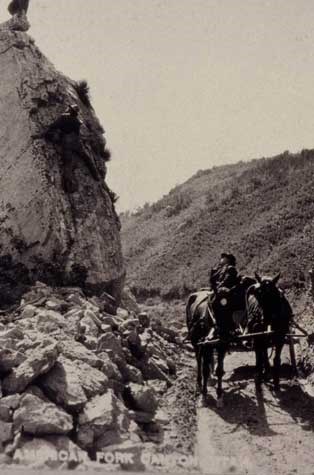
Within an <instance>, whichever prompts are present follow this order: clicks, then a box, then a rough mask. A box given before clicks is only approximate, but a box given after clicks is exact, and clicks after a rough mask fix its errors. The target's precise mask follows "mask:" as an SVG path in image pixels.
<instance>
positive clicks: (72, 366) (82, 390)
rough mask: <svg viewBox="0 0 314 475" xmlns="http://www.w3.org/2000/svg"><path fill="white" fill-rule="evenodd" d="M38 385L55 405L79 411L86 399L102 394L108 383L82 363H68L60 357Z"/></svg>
mask: <svg viewBox="0 0 314 475" xmlns="http://www.w3.org/2000/svg"><path fill="white" fill-rule="evenodd" d="M39 384H40V386H41V387H42V388H43V390H44V392H45V393H46V394H48V395H49V398H50V399H52V400H53V401H54V402H55V403H56V404H61V405H62V406H65V407H67V408H68V409H69V410H79V409H81V408H82V407H83V406H84V404H85V403H86V402H87V400H88V398H91V397H94V396H95V395H97V394H102V393H104V392H105V391H106V389H107V388H108V385H109V381H108V378H107V376H106V375H105V374H103V373H102V372H101V371H99V370H97V369H96V368H92V367H91V366H89V365H88V364H86V363H84V362H83V361H70V360H69V359H67V358H64V357H63V356H60V357H59V359H58V362H57V363H56V365H55V366H54V368H52V370H51V371H50V372H49V373H48V374H46V375H45V376H44V377H43V378H41V379H40V383H39Z"/></svg>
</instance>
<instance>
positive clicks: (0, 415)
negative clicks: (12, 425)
mask: <svg viewBox="0 0 314 475" xmlns="http://www.w3.org/2000/svg"><path fill="white" fill-rule="evenodd" d="M21 397H22V396H21V395H20V394H14V395H13V396H7V397H3V398H2V399H0V420H1V421H3V422H12V421H13V412H14V411H15V410H16V409H17V408H18V407H19V405H20V400H21Z"/></svg>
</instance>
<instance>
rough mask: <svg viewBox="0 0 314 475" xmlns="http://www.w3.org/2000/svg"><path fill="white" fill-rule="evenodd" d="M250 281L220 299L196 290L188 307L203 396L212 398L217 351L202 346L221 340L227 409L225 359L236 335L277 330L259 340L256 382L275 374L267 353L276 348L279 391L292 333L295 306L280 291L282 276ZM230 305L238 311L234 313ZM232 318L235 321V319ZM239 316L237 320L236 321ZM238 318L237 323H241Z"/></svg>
mask: <svg viewBox="0 0 314 475" xmlns="http://www.w3.org/2000/svg"><path fill="white" fill-rule="evenodd" d="M255 277H256V279H253V278H250V277H245V278H243V279H242V282H241V283H240V284H239V286H237V288H234V289H231V290H230V291H227V292H226V291H224V292H222V293H221V294H220V293H219V292H218V294H216V296H215V298H214V299H213V295H212V293H211V292H209V291H200V292H195V293H193V294H191V295H190V296H189V299H188V302H187V306H186V323H187V328H188V331H189V337H190V340H191V343H192V345H193V348H194V351H195V355H196V360H197V383H198V387H199V388H200V390H201V391H202V394H203V395H204V396H206V394H207V383H208V378H209V376H210V372H211V370H213V361H214V347H213V346H211V345H206V344H205V345H199V343H202V341H204V340H205V339H208V338H209V339H211V338H212V337H213V338H219V340H220V343H219V344H217V345H215V350H216V352H217V369H216V376H217V380H218V381H217V405H218V406H221V405H222V395H223V392H222V378H223V375H224V358H225V355H226V352H227V351H228V350H230V348H231V346H230V343H231V342H232V339H234V332H235V331H236V330H237V329H238V330H239V329H240V330H241V333H257V332H265V331H267V330H268V329H270V330H272V332H273V333H272V335H271V337H270V336H265V337H257V338H255V339H253V342H252V343H253V346H252V349H253V350H254V351H255V355H256V378H255V380H256V384H257V386H260V384H261V382H262V380H263V377H264V376H265V375H266V373H268V372H269V370H270V364H269V361H268V354H267V349H268V348H269V346H274V347H275V358H274V384H275V387H276V389H278V388H279V370H280V356H281V351H282V348H283V345H284V341H285V334H286V333H287V332H288V331H289V324H290V321H291V317H292V310H291V307H290V305H289V303H288V301H287V299H286V298H285V296H284V295H283V292H282V291H281V290H280V289H278V288H277V286H276V284H277V282H278V280H279V275H278V276H276V277H275V278H274V279H270V278H267V277H263V278H261V277H260V276H259V275H258V274H256V275H255ZM230 307H232V309H233V310H234V312H233V313H232V312H230ZM231 314H232V317H230V315H231ZM235 317H236V318H235ZM235 320H236V321H235Z"/></svg>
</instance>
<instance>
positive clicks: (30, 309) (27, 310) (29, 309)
mask: <svg viewBox="0 0 314 475" xmlns="http://www.w3.org/2000/svg"><path fill="white" fill-rule="evenodd" d="M36 313H37V307H35V306H34V305H30V304H28V305H25V307H24V309H23V310H22V313H21V319H22V320H24V319H27V318H32V317H34V316H35V315H36Z"/></svg>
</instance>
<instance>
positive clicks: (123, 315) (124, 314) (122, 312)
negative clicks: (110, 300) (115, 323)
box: [117, 308, 130, 320]
mask: <svg viewBox="0 0 314 475" xmlns="http://www.w3.org/2000/svg"><path fill="white" fill-rule="evenodd" d="M117 316H118V317H120V318H122V319H123V320H126V319H127V318H129V316H130V313H129V312H128V311H127V310H125V309H124V308H118V309H117Z"/></svg>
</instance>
